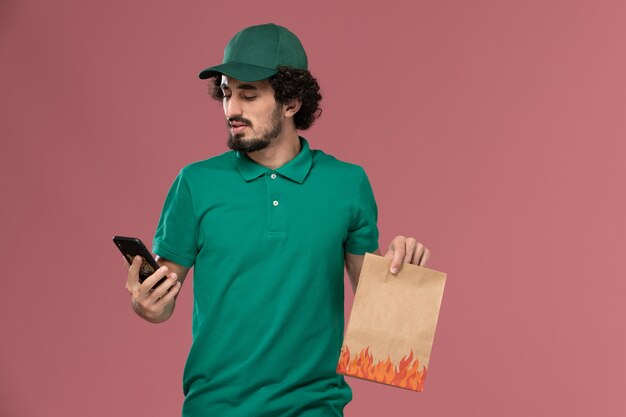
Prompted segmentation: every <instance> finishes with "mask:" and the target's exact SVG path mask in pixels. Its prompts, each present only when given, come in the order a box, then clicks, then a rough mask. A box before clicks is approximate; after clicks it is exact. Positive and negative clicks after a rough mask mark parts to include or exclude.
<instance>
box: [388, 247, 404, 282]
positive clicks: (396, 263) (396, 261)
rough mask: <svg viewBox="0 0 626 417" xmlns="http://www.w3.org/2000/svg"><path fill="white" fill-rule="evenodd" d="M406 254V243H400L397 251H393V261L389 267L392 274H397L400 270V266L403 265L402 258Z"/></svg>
mask: <svg viewBox="0 0 626 417" xmlns="http://www.w3.org/2000/svg"><path fill="white" fill-rule="evenodd" d="M405 254H406V248H405V247H404V245H398V246H397V247H396V250H395V252H394V253H393V260H392V261H391V267H390V268H389V270H390V271H391V273H392V274H394V275H395V274H397V273H398V272H399V271H400V267H401V266H402V260H403V259H404V255H405Z"/></svg>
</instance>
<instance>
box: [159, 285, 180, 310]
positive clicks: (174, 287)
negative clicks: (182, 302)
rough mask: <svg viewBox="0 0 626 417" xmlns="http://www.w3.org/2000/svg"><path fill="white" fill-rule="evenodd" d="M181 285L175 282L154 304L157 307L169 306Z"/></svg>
mask: <svg viewBox="0 0 626 417" xmlns="http://www.w3.org/2000/svg"><path fill="white" fill-rule="evenodd" d="M182 286H183V284H182V283H181V282H180V281H176V282H175V283H174V285H172V286H171V287H170V290H169V291H168V292H167V293H166V294H165V295H164V296H163V297H161V298H160V299H159V301H157V302H156V304H157V305H161V304H169V303H170V301H172V299H173V298H175V297H176V295H177V294H178V292H179V291H180V289H181V287H182Z"/></svg>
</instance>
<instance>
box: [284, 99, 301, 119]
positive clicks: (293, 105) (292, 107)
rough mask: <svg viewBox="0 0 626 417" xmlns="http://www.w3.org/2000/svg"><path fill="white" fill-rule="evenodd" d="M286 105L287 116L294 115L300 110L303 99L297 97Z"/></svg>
mask: <svg viewBox="0 0 626 417" xmlns="http://www.w3.org/2000/svg"><path fill="white" fill-rule="evenodd" d="M284 106H285V107H284V108H285V117H293V116H295V114H296V113H298V110H300V107H301V106H302V100H300V99H298V98H296V99H293V100H291V101H289V102H287V104H285V105H284Z"/></svg>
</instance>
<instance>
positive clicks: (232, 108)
mask: <svg viewBox="0 0 626 417" xmlns="http://www.w3.org/2000/svg"><path fill="white" fill-rule="evenodd" d="M240 104H241V103H239V100H237V98H236V97H233V96H231V97H229V98H228V99H226V98H225V99H224V115H225V116H226V117H227V118H229V117H235V116H241V105H240Z"/></svg>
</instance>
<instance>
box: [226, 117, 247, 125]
mask: <svg viewBox="0 0 626 417" xmlns="http://www.w3.org/2000/svg"><path fill="white" fill-rule="evenodd" d="M233 122H237V123H243V124H245V125H246V126H252V122H251V121H250V120H248V119H245V118H243V117H241V116H234V117H229V118H227V119H226V124H227V125H230V124H231V123H233Z"/></svg>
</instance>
